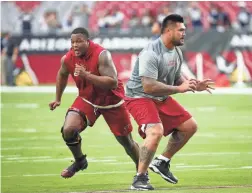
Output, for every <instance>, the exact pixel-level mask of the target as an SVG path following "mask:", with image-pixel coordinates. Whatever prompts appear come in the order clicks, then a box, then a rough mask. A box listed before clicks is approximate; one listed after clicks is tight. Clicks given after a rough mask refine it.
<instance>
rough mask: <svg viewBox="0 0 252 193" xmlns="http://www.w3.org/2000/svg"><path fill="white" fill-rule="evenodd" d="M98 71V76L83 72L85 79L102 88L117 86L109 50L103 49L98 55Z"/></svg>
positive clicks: (115, 73)
mask: <svg viewBox="0 0 252 193" xmlns="http://www.w3.org/2000/svg"><path fill="white" fill-rule="evenodd" d="M98 65H99V67H98V70H99V73H100V76H97V75H94V74H91V73H87V72H86V73H83V74H84V76H83V78H85V79H86V80H88V81H90V82H91V83H92V84H94V85H95V86H97V87H100V88H104V89H114V88H116V87H117V71H116V68H115V65H114V62H113V60H112V57H111V54H110V52H109V51H107V50H105V51H103V52H102V53H101V54H100V56H99V64H98Z"/></svg>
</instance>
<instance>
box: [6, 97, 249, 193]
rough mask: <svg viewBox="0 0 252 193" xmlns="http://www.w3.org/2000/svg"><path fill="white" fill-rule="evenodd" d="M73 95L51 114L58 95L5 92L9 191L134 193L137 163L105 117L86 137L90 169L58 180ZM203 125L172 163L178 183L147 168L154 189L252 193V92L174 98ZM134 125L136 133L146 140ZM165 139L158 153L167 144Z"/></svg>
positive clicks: (67, 156)
mask: <svg viewBox="0 0 252 193" xmlns="http://www.w3.org/2000/svg"><path fill="white" fill-rule="evenodd" d="M75 96H76V95H75V94H65V95H64V96H63V99H62V105H61V106H60V107H59V108H58V109H56V110H55V111H53V112H51V111H50V110H49V108H48V103H49V102H50V101H51V100H52V99H54V94H53V93H44V94H43V93H14V94H12V93H2V96H1V97H2V101H1V118H2V120H1V162H2V163H1V170H2V171H1V185H2V187H1V188H2V192H4V193H37V192H38V193H42V192H46V193H70V192H72V193H73V192H95V193H98V192H100V193H101V192H104V193H105V192H107V193H110V192H135V191H130V190H129V187H130V185H131V183H132V180H133V176H134V175H135V166H134V164H133V162H132V161H131V159H130V158H129V157H128V156H127V155H126V153H125V152H124V150H123V148H122V147H121V146H120V145H119V144H118V143H117V142H116V140H115V138H114V136H113V135H112V134H111V132H110V130H109V128H108V126H107V125H106V123H105V121H104V120H103V118H102V117H100V118H99V119H98V121H97V122H96V124H95V126H94V127H92V128H90V127H89V128H87V130H85V131H84V132H83V133H82V134H81V135H82V139H83V140H82V141H83V144H82V146H83V151H84V153H86V154H87V159H88V162H89V166H88V169H87V170H85V171H81V172H79V173H77V174H76V175H75V176H74V177H73V178H71V179H67V180H66V179H63V178H61V177H60V173H61V171H62V170H63V169H64V168H66V167H67V166H68V165H70V164H71V160H72V156H71V153H70V151H69V150H68V149H67V147H66V146H65V144H64V142H63V140H62V138H61V133H60V128H61V126H62V124H63V121H64V116H65V112H66V110H67V108H68V107H69V106H70V105H71V104H72V102H73V100H74V99H75ZM174 97H175V98H176V99H177V100H178V101H179V102H180V103H181V104H183V105H184V106H185V107H186V109H187V110H188V111H190V112H191V113H192V115H193V116H194V117H195V119H196V120H197V122H198V125H199V130H198V132H197V133H196V135H195V136H194V137H193V138H192V139H191V140H190V141H189V143H188V144H186V146H185V147H184V148H183V149H182V150H181V151H180V152H178V153H177V154H176V155H175V157H174V158H173V159H172V162H171V170H172V172H173V173H174V174H175V175H176V176H177V177H178V178H179V183H178V184H176V185H172V184H169V183H167V182H166V181H164V180H163V179H162V178H161V177H160V176H159V175H157V174H154V173H153V172H151V171H150V172H149V175H150V179H151V184H152V185H153V186H154V187H155V191H152V192H153V193H158V192H161V193H164V192H168V193H194V192H195V193H216V192H217V193H249V192H250V193H251V192H252V95H214V94H213V95H196V94H195V95H194V94H190V95H177V96H174ZM132 123H133V125H134V131H133V137H134V139H135V140H136V141H137V142H139V143H140V144H141V143H142V139H141V138H140V137H139V135H138V133H137V125H136V124H135V122H134V121H133V120H132ZM167 140H168V138H167V137H166V138H163V139H162V141H161V143H160V145H159V148H158V151H157V155H159V154H160V153H161V152H162V150H163V148H164V147H165V145H166V143H167Z"/></svg>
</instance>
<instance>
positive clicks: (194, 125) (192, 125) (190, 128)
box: [187, 118, 198, 134]
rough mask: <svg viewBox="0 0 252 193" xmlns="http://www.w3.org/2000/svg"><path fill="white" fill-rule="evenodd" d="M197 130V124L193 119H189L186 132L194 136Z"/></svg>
mask: <svg viewBox="0 0 252 193" xmlns="http://www.w3.org/2000/svg"><path fill="white" fill-rule="evenodd" d="M197 130H198V125H197V122H196V121H195V119H193V118H191V119H190V120H189V123H188V124H187V131H188V132H190V133H192V134H194V133H196V132H197Z"/></svg>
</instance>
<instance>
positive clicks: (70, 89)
mask: <svg viewBox="0 0 252 193" xmlns="http://www.w3.org/2000/svg"><path fill="white" fill-rule="evenodd" d="M1 92H2V93H55V86H20V87H8V86H1ZM212 92H213V94H244V95H252V88H216V89H215V90H214V91H212ZM64 93H75V94H77V93H78V90H77V88H76V87H75V86H67V87H66V89H65V91H64ZM187 94H194V95H195V94H209V93H208V92H196V93H192V92H187Z"/></svg>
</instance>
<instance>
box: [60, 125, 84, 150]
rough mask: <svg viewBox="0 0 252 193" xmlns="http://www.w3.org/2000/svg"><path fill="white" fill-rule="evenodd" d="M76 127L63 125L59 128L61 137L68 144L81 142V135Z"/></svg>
mask: <svg viewBox="0 0 252 193" xmlns="http://www.w3.org/2000/svg"><path fill="white" fill-rule="evenodd" d="M79 130H80V129H78V128H74V127H63V128H62V130H61V133H62V138H63V139H64V141H65V142H66V145H68V146H75V145H78V144H79V143H80V142H81V136H80V133H79Z"/></svg>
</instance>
